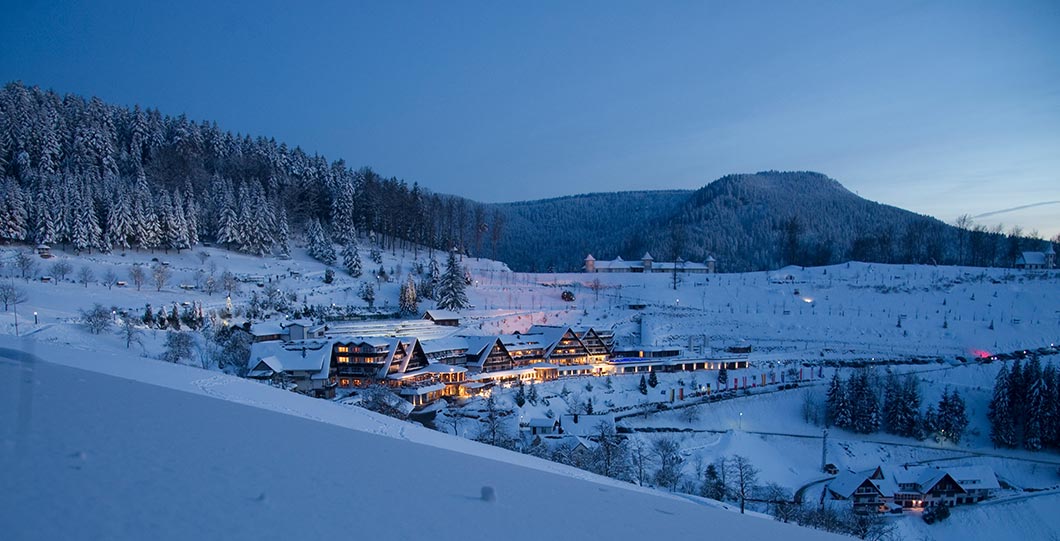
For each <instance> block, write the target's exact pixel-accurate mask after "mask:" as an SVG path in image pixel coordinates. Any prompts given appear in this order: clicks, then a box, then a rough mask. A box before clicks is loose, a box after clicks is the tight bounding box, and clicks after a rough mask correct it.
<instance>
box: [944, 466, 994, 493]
mask: <svg viewBox="0 0 1060 541" xmlns="http://www.w3.org/2000/svg"><path fill="white" fill-rule="evenodd" d="M946 471H947V472H949V474H950V477H953V480H954V481H957V484H958V485H961V487H962V488H964V489H965V490H999V489H1000V488H1001V484H1000V483H998V481H997V475H995V474H994V470H993V469H991V468H990V467H989V466H957V467H952V468H946Z"/></svg>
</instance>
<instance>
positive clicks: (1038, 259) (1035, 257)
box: [1016, 252, 1045, 265]
mask: <svg viewBox="0 0 1060 541" xmlns="http://www.w3.org/2000/svg"><path fill="white" fill-rule="evenodd" d="M1016 264H1023V265H1045V253H1044V252H1023V253H1022V254H1020V256H1019V259H1017V260H1016Z"/></svg>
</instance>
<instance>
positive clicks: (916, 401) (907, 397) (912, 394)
mask: <svg viewBox="0 0 1060 541" xmlns="http://www.w3.org/2000/svg"><path fill="white" fill-rule="evenodd" d="M920 401H921V398H920V378H919V377H918V376H917V375H916V374H907V375H906V376H905V380H904V381H903V382H902V388H901V391H900V393H899V399H898V408H897V410H898V411H897V421H896V422H897V423H898V427H897V430H898V432H897V433H898V435H900V436H905V437H907V438H917V439H921V438H923V435H922V434H920V428H921V427H920Z"/></svg>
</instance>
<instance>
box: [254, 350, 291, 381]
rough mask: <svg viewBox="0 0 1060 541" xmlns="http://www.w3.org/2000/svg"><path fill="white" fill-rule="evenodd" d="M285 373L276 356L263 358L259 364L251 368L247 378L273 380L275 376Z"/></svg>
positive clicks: (259, 360)
mask: <svg viewBox="0 0 1060 541" xmlns="http://www.w3.org/2000/svg"><path fill="white" fill-rule="evenodd" d="M282 372H283V363H281V362H280V359H278V358H277V357H276V356H275V355H269V356H268V357H262V358H260V359H258V361H257V363H255V364H253V365H251V366H250V370H248V371H247V377H250V378H271V377H272V376H273V375H275V374H280V373H282Z"/></svg>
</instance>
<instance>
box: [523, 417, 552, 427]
mask: <svg viewBox="0 0 1060 541" xmlns="http://www.w3.org/2000/svg"><path fill="white" fill-rule="evenodd" d="M526 426H529V427H531V428H552V427H554V426H556V420H555V419H549V418H547V417H531V418H530V421H529V422H528V423H527V424H526Z"/></svg>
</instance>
